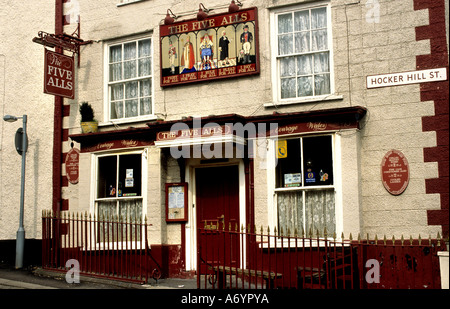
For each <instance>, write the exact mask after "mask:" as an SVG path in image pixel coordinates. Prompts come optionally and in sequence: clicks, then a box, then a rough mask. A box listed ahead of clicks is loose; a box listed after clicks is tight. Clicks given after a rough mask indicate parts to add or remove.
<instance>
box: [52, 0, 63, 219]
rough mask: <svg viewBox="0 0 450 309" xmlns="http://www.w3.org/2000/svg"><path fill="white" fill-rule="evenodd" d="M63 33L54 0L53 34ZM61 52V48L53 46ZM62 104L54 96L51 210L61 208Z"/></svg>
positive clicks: (57, 2) (58, 0)
mask: <svg viewBox="0 0 450 309" xmlns="http://www.w3.org/2000/svg"><path fill="white" fill-rule="evenodd" d="M62 33H63V0H55V34H56V35H57V34H62ZM55 51H56V52H59V53H62V50H61V48H55ZM62 105H63V98H62V97H59V96H55V107H54V123H53V130H54V133H53V175H52V178H53V180H52V185H53V201H52V209H53V211H55V212H56V211H59V210H60V209H61V192H62V190H61V184H62V182H61V178H62V177H61V170H62V167H61V165H62Z"/></svg>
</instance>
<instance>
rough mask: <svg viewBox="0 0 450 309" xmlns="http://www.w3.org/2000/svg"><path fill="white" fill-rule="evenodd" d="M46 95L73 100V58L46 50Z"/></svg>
mask: <svg viewBox="0 0 450 309" xmlns="http://www.w3.org/2000/svg"><path fill="white" fill-rule="evenodd" d="M44 61H45V64H44V93H47V94H53V95H57V96H61V97H66V98H69V99H73V98H74V95H75V89H74V88H75V87H74V83H73V80H74V61H73V57H69V56H66V55H62V54H59V53H55V52H52V51H49V50H47V49H46V50H45V60H44Z"/></svg>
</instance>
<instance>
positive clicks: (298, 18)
mask: <svg viewBox="0 0 450 309" xmlns="http://www.w3.org/2000/svg"><path fill="white" fill-rule="evenodd" d="M294 30H295V31H303V30H309V11H302V12H295V13H294Z"/></svg>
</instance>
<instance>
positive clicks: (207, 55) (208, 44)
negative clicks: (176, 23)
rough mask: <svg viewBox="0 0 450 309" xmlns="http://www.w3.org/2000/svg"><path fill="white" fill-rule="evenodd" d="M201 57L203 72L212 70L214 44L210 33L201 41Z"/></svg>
mask: <svg viewBox="0 0 450 309" xmlns="http://www.w3.org/2000/svg"><path fill="white" fill-rule="evenodd" d="M200 55H201V61H202V64H201V65H202V70H209V69H211V68H212V62H211V59H212V56H213V42H212V40H211V37H210V36H209V35H208V33H205V36H204V37H203V38H202V39H201V41H200Z"/></svg>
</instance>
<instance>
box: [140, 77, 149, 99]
mask: <svg viewBox="0 0 450 309" xmlns="http://www.w3.org/2000/svg"><path fill="white" fill-rule="evenodd" d="M139 89H140V90H139V91H140V96H141V97H148V96H150V95H151V80H150V79H146V80H143V81H141V82H139Z"/></svg>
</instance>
